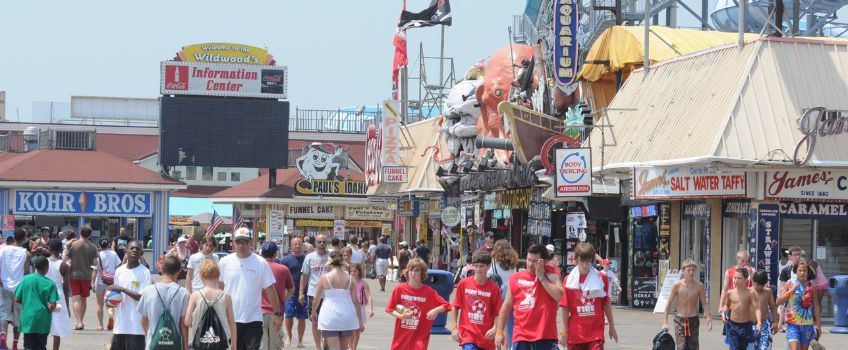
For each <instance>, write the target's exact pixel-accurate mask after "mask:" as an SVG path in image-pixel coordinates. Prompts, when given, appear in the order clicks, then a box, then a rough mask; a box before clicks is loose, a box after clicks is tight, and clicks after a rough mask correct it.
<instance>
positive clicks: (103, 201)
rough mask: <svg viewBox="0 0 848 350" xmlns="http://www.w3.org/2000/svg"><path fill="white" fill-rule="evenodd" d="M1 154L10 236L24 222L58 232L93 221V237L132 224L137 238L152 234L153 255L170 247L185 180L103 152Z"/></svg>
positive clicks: (0, 208) (0, 184)
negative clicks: (173, 202)
mask: <svg viewBox="0 0 848 350" xmlns="http://www.w3.org/2000/svg"><path fill="white" fill-rule="evenodd" d="M2 156H3V157H2V159H0V169H3V170H2V171H0V212H2V213H9V214H5V215H4V218H3V224H4V225H3V233H4V235H5V236H8V235H11V234H12V233H13V231H14V229H15V228H16V227H20V226H24V225H28V226H32V227H50V228H51V229H53V232H52V234H53V235H55V234H56V233H58V231H59V230H62V231H69V230H74V231H76V232H79V229H80V228H81V227H82V226H84V225H90V226H92V228H93V229H94V230H96V231H97V232H93V234H92V237H93V239H99V238H111V237H114V236H116V235H117V232H118V230H119V228H120V227H126V226H127V223H128V222H131V223H133V224H134V225H132V226H130V228H132V229H133V230H131V231H129V232H128V233H129V234H131V235H133V238H136V239H138V240H140V241H142V242H144V241H147V240H149V239H151V238H152V241H153V243H152V246H153V250H152V252H151V253H152V255H151V258H153V259H158V258H159V256H160V255H161V254H163V252H165V251H166V250H167V249H168V247H169V238H168V197H169V195H170V192H171V191H177V190H181V189H185V188H186V186H185V185H184V184H183V183H181V182H179V181H177V180H172V179H170V178H166V177H162V176H160V175H159V174H156V173H154V172H152V171H150V170H147V169H145V168H142V167H140V166H137V165H135V164H132V163H130V162H128V161H125V160H122V159H119V158H116V157H114V156H112V155H109V154H106V153H103V152H100V151H70V150H37V151H31V152H26V153H4V154H2ZM19 162H22V163H19ZM13 163H14V164H15V165H14V166H13V165H12V164H13ZM102 169H109V171H102ZM153 261H155V260H153Z"/></svg>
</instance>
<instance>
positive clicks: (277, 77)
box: [262, 74, 283, 85]
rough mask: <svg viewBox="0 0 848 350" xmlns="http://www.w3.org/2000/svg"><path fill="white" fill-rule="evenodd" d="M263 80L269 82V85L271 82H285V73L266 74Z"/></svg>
mask: <svg viewBox="0 0 848 350" xmlns="http://www.w3.org/2000/svg"><path fill="white" fill-rule="evenodd" d="M262 80H263V81H264V82H266V83H269V84H268V85H271V84H270V83H277V84H279V83H282V82H283V75H282V74H265V75H263V76H262Z"/></svg>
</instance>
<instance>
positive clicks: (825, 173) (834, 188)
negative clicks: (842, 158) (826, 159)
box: [763, 170, 848, 201]
mask: <svg viewBox="0 0 848 350" xmlns="http://www.w3.org/2000/svg"><path fill="white" fill-rule="evenodd" d="M763 176H764V178H763V185H764V191H765V193H764V197H765V198H766V199H797V200H804V199H814V200H817V201H844V200H848V172H835V171H830V170H792V171H776V172H767V171H766V172H763Z"/></svg>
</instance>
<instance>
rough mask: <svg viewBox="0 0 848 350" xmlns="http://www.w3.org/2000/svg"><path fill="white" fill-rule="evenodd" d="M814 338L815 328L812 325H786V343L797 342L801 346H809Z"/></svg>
mask: <svg viewBox="0 0 848 350" xmlns="http://www.w3.org/2000/svg"><path fill="white" fill-rule="evenodd" d="M815 338H816V327H815V326H813V325H805V326H799V325H795V324H786V341H787V342H793V341H797V342H799V343H801V345H807V344H810V342H811V341H813V339H815Z"/></svg>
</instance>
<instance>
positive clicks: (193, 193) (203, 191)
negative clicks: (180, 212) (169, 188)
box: [171, 185, 230, 198]
mask: <svg viewBox="0 0 848 350" xmlns="http://www.w3.org/2000/svg"><path fill="white" fill-rule="evenodd" d="M228 188H230V186H200V185H188V188H186V189H184V190H179V191H174V192H171V197H186V198H207V197H209V196H211V195H213V194H215V193H218V192H221V191H223V190H226V189H228Z"/></svg>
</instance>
